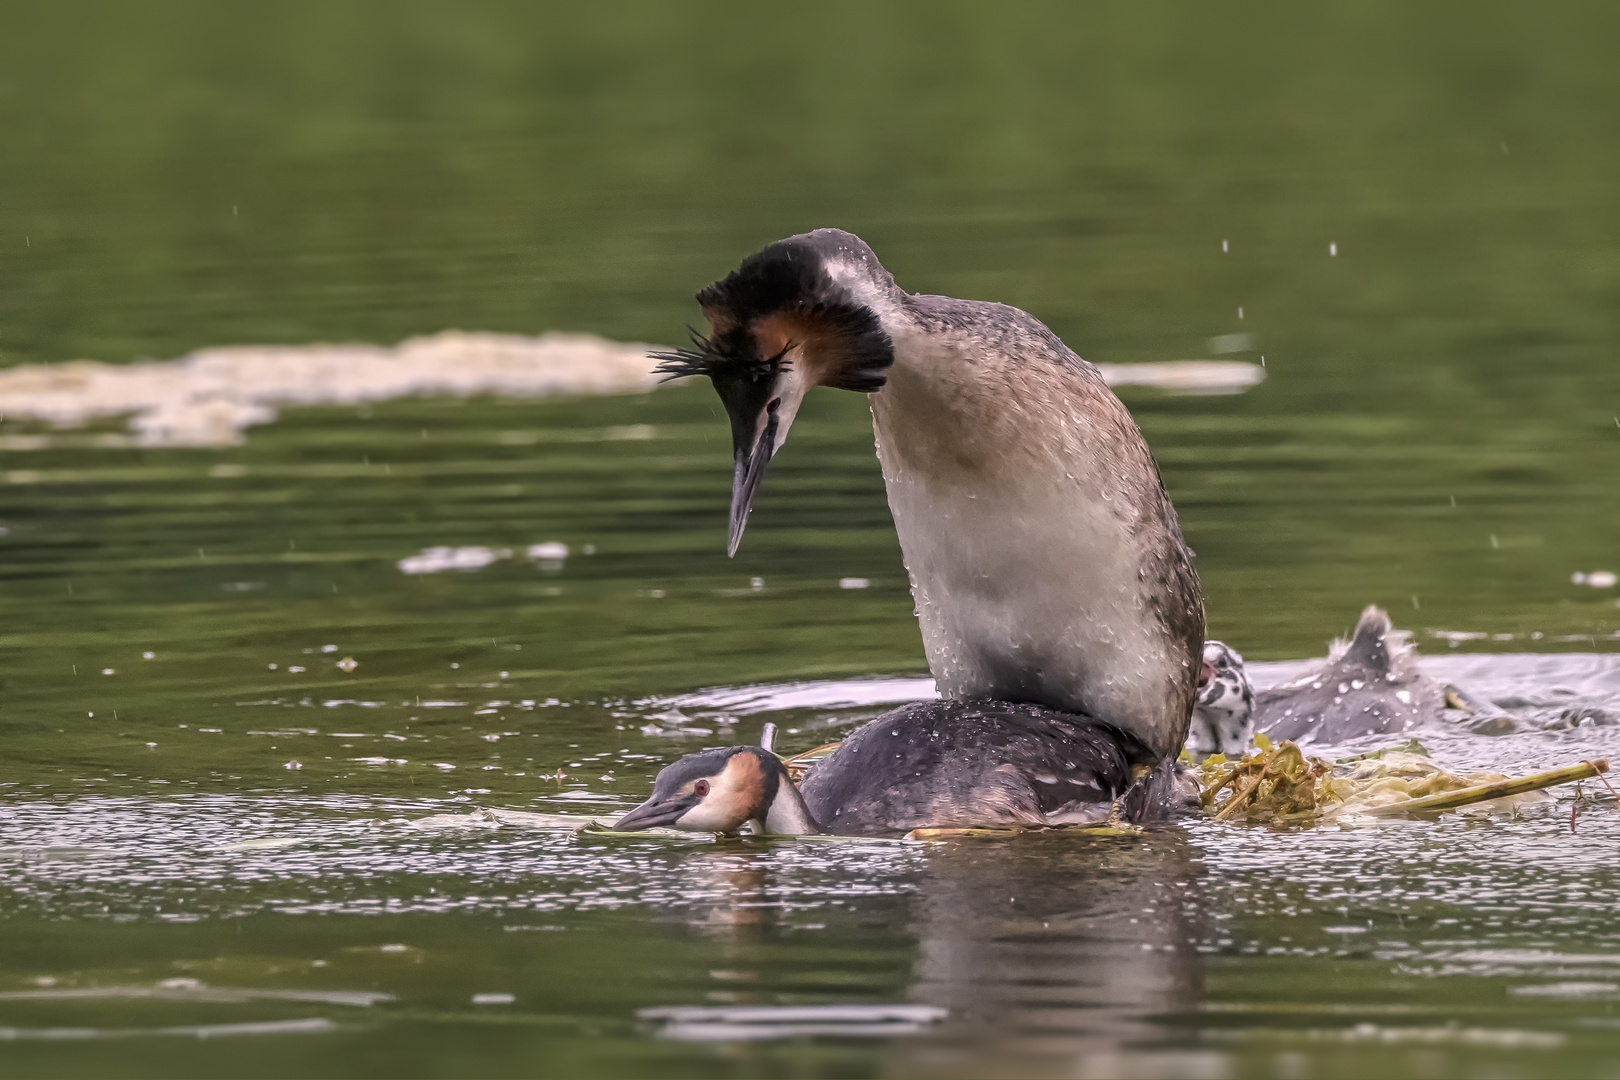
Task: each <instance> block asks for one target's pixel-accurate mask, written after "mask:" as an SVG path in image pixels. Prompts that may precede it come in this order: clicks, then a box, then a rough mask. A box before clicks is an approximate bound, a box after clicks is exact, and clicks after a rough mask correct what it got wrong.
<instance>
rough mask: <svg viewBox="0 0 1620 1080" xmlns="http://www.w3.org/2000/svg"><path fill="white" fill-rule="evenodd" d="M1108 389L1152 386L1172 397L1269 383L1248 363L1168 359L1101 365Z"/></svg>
mask: <svg viewBox="0 0 1620 1080" xmlns="http://www.w3.org/2000/svg"><path fill="white" fill-rule="evenodd" d="M1097 370H1098V371H1100V372H1102V377H1103V381H1105V382H1106V383H1108V385H1109V386H1152V387H1156V388H1158V389H1160V390H1164V391H1166V392H1168V393H1172V394H1241V393H1242V392H1243V391H1245V390H1247V389H1248V388H1249V387H1251V386H1258V385H1259V384H1260V383H1263V382H1265V381H1266V369H1265V368H1263V367H1261V366H1260V365H1259V364H1251V363H1249V362H1248V361H1246V360H1165V361H1161V362H1159V363H1149V364H1098V365H1097Z"/></svg>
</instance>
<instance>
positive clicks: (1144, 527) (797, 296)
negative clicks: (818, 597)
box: [659, 229, 1204, 764]
mask: <svg viewBox="0 0 1620 1080" xmlns="http://www.w3.org/2000/svg"><path fill="white" fill-rule="evenodd" d="M698 303H699V304H700V305H701V306H702V308H703V313H704V315H705V316H706V317H707V318H708V320H709V323H710V326H711V333H710V335H709V336H708V337H707V338H699V339H697V340H696V341H695V342H694V345H695V347H694V348H693V349H690V350H681V351H678V352H674V353H666V354H661V355H660V357H659V358H660V360H661V361H662V363H661V364H660V365H659V370H660V371H661V372H664V373H665V374H669V375H694V374H702V375H707V376H709V378H710V379H711V380H712V382H713V383H714V387H715V390H716V391H717V392H718V393H719V395H720V399H721V401H723V402H724V403H725V407H726V412H727V413H728V415H729V416H730V420H731V432H732V441H733V449H734V457H735V464H736V470H735V476H734V480H733V485H732V500H731V526H730V533H729V538H728V551H729V552H730V553H732V554H735V553H736V550H737V545H738V543H739V542H740V541H741V539H742V533H743V528H744V526H745V525H746V524H747V521H748V513H749V510H750V508H751V506H752V504H753V500H754V496H755V494H756V493H757V492H758V490H759V486H760V482H761V480H762V479H763V478H764V476H765V469H766V466H767V464H768V463H769V462H770V459H771V457H772V455H774V454H775V453H776V452H777V451H778V450H780V449H781V447H782V444H783V442H784V441H785V440H786V439H787V433H788V429H789V427H791V425H792V423H793V418H794V416H795V415H796V414H797V413H798V411H799V405H800V403H801V402H802V401H803V400H804V395H805V394H806V393H807V392H808V391H809V389H810V388H811V387H812V386H834V387H839V388H841V389H846V390H856V391H861V392H865V393H868V394H870V395H871V403H872V420H873V427H874V429H875V431H876V437H877V453H878V459H879V461H880V462H881V463H882V467H883V479H884V483H885V485H886V486H887V489H888V496H889V508H890V510H891V511H892V512H893V514H894V521H895V528H896V530H897V532H898V533H899V537H900V547H901V550H902V552H903V553H904V555H905V561H906V569H907V571H908V573H909V575H910V578H911V590H912V595H913V596H914V597H915V598H916V605H917V615H918V619H919V621H920V622H921V625H922V634H923V648H924V651H925V653H926V654H927V657H928V665H929V667H930V668H931V669H932V671H933V673H934V678H935V680H936V681H937V683H938V685H939V689H940V692H941V693H942V694H944V695H945V696H946V697H947V698H951V699H975V698H984V699H1000V700H1006V701H1019V702H1029V703H1032V704H1037V705H1043V706H1047V707H1049V708H1052V709H1060V710H1063V711H1066V712H1070V713H1076V714H1080V715H1082V716H1086V717H1093V718H1095V719H1096V720H1098V721H1101V722H1103V723H1106V724H1109V725H1112V727H1113V728H1115V729H1117V730H1119V731H1121V732H1123V733H1125V734H1126V735H1129V736H1130V737H1131V738H1130V740H1129V742H1128V743H1125V744H1122V745H1123V746H1124V747H1125V749H1126V752H1127V753H1128V754H1130V756H1131V758H1132V760H1133V761H1134V762H1140V763H1146V764H1152V763H1155V762H1158V761H1161V760H1163V759H1164V758H1166V757H1167V756H1169V755H1172V754H1174V753H1176V752H1177V751H1178V750H1180V748H1181V745H1182V742H1183V740H1184V738H1185V737H1186V734H1187V723H1188V718H1189V716H1190V715H1191V712H1192V707H1193V700H1194V698H1195V697H1196V695H1197V690H1198V670H1199V666H1200V662H1201V659H1202V653H1201V650H1202V647H1203V638H1204V611H1203V597H1202V593H1201V592H1200V590H1199V585H1198V576H1197V573H1196V572H1195V571H1194V569H1193V563H1192V556H1191V552H1189V551H1188V549H1187V546H1186V544H1185V543H1184V542H1183V541H1182V538H1181V530H1180V528H1179V526H1178V525H1177V522H1176V515H1175V511H1174V510H1173V509H1172V508H1171V506H1170V500H1169V498H1168V497H1167V496H1166V495H1165V491H1164V485H1163V483H1162V482H1161V480H1160V478H1159V473H1158V469H1157V467H1156V466H1155V464H1154V462H1153V458H1152V456H1151V455H1150V454H1149V452H1148V448H1147V444H1146V443H1145V442H1144V441H1143V439H1142V434H1141V432H1140V431H1139V430H1138V429H1137V426H1136V424H1135V422H1134V421H1133V420H1132V419H1131V417H1130V414H1129V413H1128V412H1127V411H1126V409H1125V407H1124V405H1122V404H1121V403H1120V401H1119V399H1118V398H1116V397H1115V396H1114V395H1113V393H1112V392H1111V391H1110V390H1109V389H1108V387H1107V386H1106V385H1105V384H1104V383H1103V379H1102V376H1101V375H1100V374H1099V373H1098V371H1097V369H1096V368H1095V367H1093V366H1092V365H1091V364H1089V363H1087V362H1086V361H1084V360H1082V359H1080V358H1079V357H1078V356H1076V355H1075V354H1074V353H1073V352H1071V351H1070V350H1069V349H1068V347H1066V346H1065V345H1064V344H1063V342H1061V341H1059V340H1058V338H1057V336H1056V335H1055V334H1053V333H1052V332H1051V331H1050V330H1048V329H1047V328H1046V327H1045V326H1044V325H1042V324H1041V323H1040V322H1039V321H1038V320H1036V319H1035V318H1033V317H1032V316H1030V315H1027V314H1025V313H1024V312H1022V311H1019V310H1018V309H1017V308H1012V307H1008V306H1006V305H1004V304H995V303H986V302H982V301H976V300H953V299H950V298H948V297H943V296H918V295H912V294H910V293H907V292H905V291H904V290H902V289H900V288H899V286H897V285H896V284H895V281H894V278H893V277H892V276H891V275H890V274H889V272H888V271H887V270H885V269H884V268H883V266H882V264H881V263H879V262H878V260H877V256H876V255H874V254H873V253H872V250H871V249H870V248H869V247H867V246H866V244H865V243H864V242H863V241H862V240H861V239H860V238H859V237H857V236H854V235H853V234H851V233H847V232H843V231H841V230H838V229H818V230H816V231H815V232H810V233H805V234H802V235H799V236H792V237H789V238H788V239H786V240H782V241H779V242H777V243H775V244H772V245H770V246H769V247H767V248H765V249H764V250H762V251H760V252H758V253H757V254H754V255H751V256H749V257H748V258H747V259H745V260H744V261H743V263H742V265H741V266H740V267H738V268H737V270H735V271H734V272H732V273H731V274H730V275H729V276H727V277H726V278H725V279H724V280H722V281H720V282H717V283H716V284H714V285H711V286H710V287H709V288H707V289H704V290H703V291H702V292H701V293H699V294H698Z"/></svg>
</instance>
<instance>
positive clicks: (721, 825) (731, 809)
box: [675, 758, 754, 832]
mask: <svg viewBox="0 0 1620 1080" xmlns="http://www.w3.org/2000/svg"><path fill="white" fill-rule="evenodd" d="M749 764H753V762H752V761H750V762H749ZM745 784H746V777H745V775H744V769H742V768H739V767H738V762H737V758H732V759H731V761H729V762H727V763H726V767H725V768H724V769H722V770H720V772H719V773H718V774H717V775H715V776H713V777H710V778H709V793H708V794H707V795H705V796H704V797H703V799H702V801H701V802H699V803H698V804H697V805H696V806H694V807H692V809H690V810H688V811H687V812H686V813H684V814H682V815H681V816H680V817H678V818H676V819H675V827H676V828H677V829H687V830H690V831H692V832H730V831H731V830H732V829H735V828H737V827H738V826H739V825H741V824H742V823H743V822H745V821H747V820H748V817H749V810H750V809H751V808H752V806H753V802H754V800H753V799H752V798H751V794H752V793H751V792H750V791H749V790H748V789H747V787H746V786H745Z"/></svg>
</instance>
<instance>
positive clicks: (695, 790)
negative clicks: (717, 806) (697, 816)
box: [692, 780, 709, 799]
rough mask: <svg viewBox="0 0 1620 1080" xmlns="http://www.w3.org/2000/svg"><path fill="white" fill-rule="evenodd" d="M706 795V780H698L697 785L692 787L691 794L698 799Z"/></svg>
mask: <svg viewBox="0 0 1620 1080" xmlns="http://www.w3.org/2000/svg"><path fill="white" fill-rule="evenodd" d="M708 793H709V782H708V781H707V780H699V781H698V782H697V783H695V784H693V785H692V794H694V795H696V796H697V797H698V798H700V799H701V798H703V796H705V795H707V794H708Z"/></svg>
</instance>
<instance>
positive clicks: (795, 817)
mask: <svg viewBox="0 0 1620 1080" xmlns="http://www.w3.org/2000/svg"><path fill="white" fill-rule="evenodd" d="M765 831H766V832H768V833H771V834H772V835H774V836H815V835H817V834H818V833H820V832H821V826H819V825H817V824H816V819H815V818H813V817H811V816H810V810H809V808H808V807H807V806H805V805H804V799H802V798H800V796H799V789H798V788H796V787H794V786H793V781H791V780H789V779H788V778H787V776H786V775H785V774H784V775H783V776H782V778H781V781H780V782H779V783H778V784H777V785H776V798H774V799H772V800H771V805H770V808H769V809H768V810H766V811H765Z"/></svg>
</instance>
